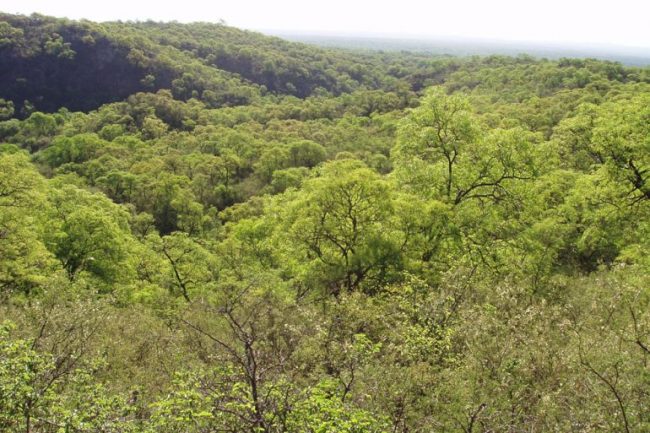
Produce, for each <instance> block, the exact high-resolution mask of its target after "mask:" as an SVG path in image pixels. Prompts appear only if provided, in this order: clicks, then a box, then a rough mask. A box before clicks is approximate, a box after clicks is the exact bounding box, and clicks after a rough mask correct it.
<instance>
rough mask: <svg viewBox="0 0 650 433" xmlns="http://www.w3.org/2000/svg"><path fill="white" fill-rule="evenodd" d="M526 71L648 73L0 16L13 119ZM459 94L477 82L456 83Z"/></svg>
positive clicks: (191, 28)
mask: <svg viewBox="0 0 650 433" xmlns="http://www.w3.org/2000/svg"><path fill="white" fill-rule="evenodd" d="M530 65H545V66H546V67H547V68H546V69H547V70H546V71H545V72H544V73H543V76H542V77H533V76H531V77H530V78H531V81H533V80H534V79H536V78H540V79H541V82H539V85H540V86H550V88H547V89H545V90H546V91H547V92H550V91H554V90H558V88H561V87H581V86H584V85H586V84H587V83H588V82H589V81H592V80H593V78H594V76H597V75H598V74H603V73H604V75H605V78H606V79H615V80H620V81H628V80H639V78H640V77H639V76H638V75H639V73H641V74H645V75H643V77H647V69H646V70H638V71H635V70H634V69H626V68H623V67H621V65H619V64H616V63H607V62H596V61H589V60H587V61H576V62H569V63H568V64H566V65H564V66H565V68H563V69H562V70H552V68H549V67H548V66H549V65H550V64H549V63H548V62H538V61H535V60H534V59H533V58H530V57H519V58H517V59H512V58H507V57H504V56H501V57H498V56H493V57H491V58H488V60H481V59H479V58H473V60H459V59H453V58H450V57H448V56H445V57H435V56H428V55H422V54H419V55H418V54H408V53H401V54H400V53H392V54H385V53H379V52H377V53H372V52H366V53H361V52H356V53H355V52H351V51H345V50H333V49H324V48H317V47H314V46H309V45H305V44H300V43H294V42H287V41H284V40H282V39H280V38H276V37H269V36H264V35H262V34H260V33H255V32H250V31H243V30H239V29H236V28H233V27H228V26H225V25H221V24H209V23H195V24H179V23H156V22H136V23H133V22H127V23H123V22H106V23H101V24H99V23H93V22H89V21H70V20H66V19H56V18H52V17H46V16H41V15H32V16H29V17H27V16H16V15H8V14H0V80H2V83H3V85H2V88H1V89H0V98H3V99H5V100H10V101H12V102H13V104H14V107H15V108H16V114H17V115H21V114H22V115H25V114H27V113H28V112H30V111H33V110H39V111H46V112H53V111H56V110H58V109H59V108H62V107H65V108H67V109H69V110H72V111H78V110H81V111H88V110H91V109H95V108H98V107H99V106H101V105H102V104H105V103H109V102H115V101H120V100H124V99H125V98H126V97H128V96H129V95H131V94H134V93H136V92H155V91H157V90H159V89H169V90H170V91H171V92H172V95H173V97H174V98H176V99H179V100H188V99H190V98H197V99H200V100H201V101H203V102H204V103H205V104H206V105H207V106H209V107H222V106H233V105H246V104H250V103H253V102H255V101H259V100H260V98H262V97H264V96H266V95H271V94H276V95H278V94H284V95H293V96H297V97H299V98H304V97H307V96H313V95H321V96H322V95H334V96H337V95H340V94H342V93H350V92H353V91H355V90H362V89H365V90H373V89H382V90H385V91H393V92H402V93H403V92H406V91H408V90H420V89H421V88H422V87H423V86H425V85H431V84H439V83H441V82H443V81H445V80H447V79H448V78H449V76H450V75H451V74H452V73H453V72H455V71H457V70H458V69H465V70H469V71H475V70H476V69H480V68H482V67H483V66H490V67H501V66H503V67H509V68H515V67H519V68H521V67H525V66H530ZM535 69H537V68H535ZM578 69H582V70H580V71H578ZM536 72H538V71H535V70H534V69H533V70H531V69H528V70H526V73H527V74H535V73H536ZM519 73H522V71H520V72H519ZM549 75H550V76H549ZM630 75H631V76H630ZM643 77H641V79H644V78H643ZM646 79H647V78H646ZM476 80H477V79H475V81H476ZM467 84H469V85H470V86H472V85H476V82H474V83H472V82H470V83H459V85H467ZM25 104H27V107H26V108H25V107H24V105H25Z"/></svg>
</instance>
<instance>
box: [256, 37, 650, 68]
mask: <svg viewBox="0 0 650 433" xmlns="http://www.w3.org/2000/svg"><path fill="white" fill-rule="evenodd" d="M264 33H268V34H272V35H276V36H280V37H282V38H284V39H287V40H290V41H295V42H303V43H307V44H313V45H317V46H321V47H330V48H348V49H360V50H375V51H410V52H414V53H428V54H437V55H454V56H472V55H481V56H488V55H494V54H501V55H508V56H516V55H519V54H528V55H531V56H535V57H540V58H547V59H559V58H562V57H572V58H594V59H601V60H611V61H616V62H621V63H623V64H624V65H629V66H647V65H650V50H648V49H644V48H639V47H621V46H613V45H611V46H599V45H580V44H575V45H569V44H560V43H540V42H529V43H526V42H508V41H497V40H473V39H467V38H426V37H421V38H417V37H409V38H398V37H386V36H384V37H382V36H352V35H350V36H336V35H320V34H306V33H299V32H278V31H265V32H264Z"/></svg>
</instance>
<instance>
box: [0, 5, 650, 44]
mask: <svg viewBox="0 0 650 433" xmlns="http://www.w3.org/2000/svg"><path fill="white" fill-rule="evenodd" d="M0 11H2V12H7V13H22V14H31V13H32V12H38V13H41V14H44V15H53V16H57V17H68V18H74V19H77V18H87V19H90V20H93V21H110V20H118V19H119V20H123V21H126V20H147V19H153V20H157V21H172V20H176V21H180V22H191V21H214V22H216V21H219V20H220V19H223V20H224V21H226V23H227V24H229V25H232V26H236V27H240V28H245V29H252V30H276V31H278V30H279V31H296V32H309V33H324V34H345V35H363V34H366V35H368V34H370V35H384V36H403V37H409V36H431V37H441V36H442V37H445V36H447V37H459V36H460V37H465V38H481V39H483V38H485V39H496V40H505V41H532V42H570V43H579V44H607V45H621V46H632V47H647V48H648V49H649V52H650V0H606V1H604V0H442V1H438V0H434V1H426V0H420V1H417V0H392V1H387V0H374V1H371V0H359V1H355V0H319V1H310V0H213V1H210V0H203V1H199V0H182V1H178V0H177V1H173V2H171V1H162V0H161V1H149V0H147V1H139V0H102V1H92V0H86V1H79V0H77V1H73V0H0Z"/></svg>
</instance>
